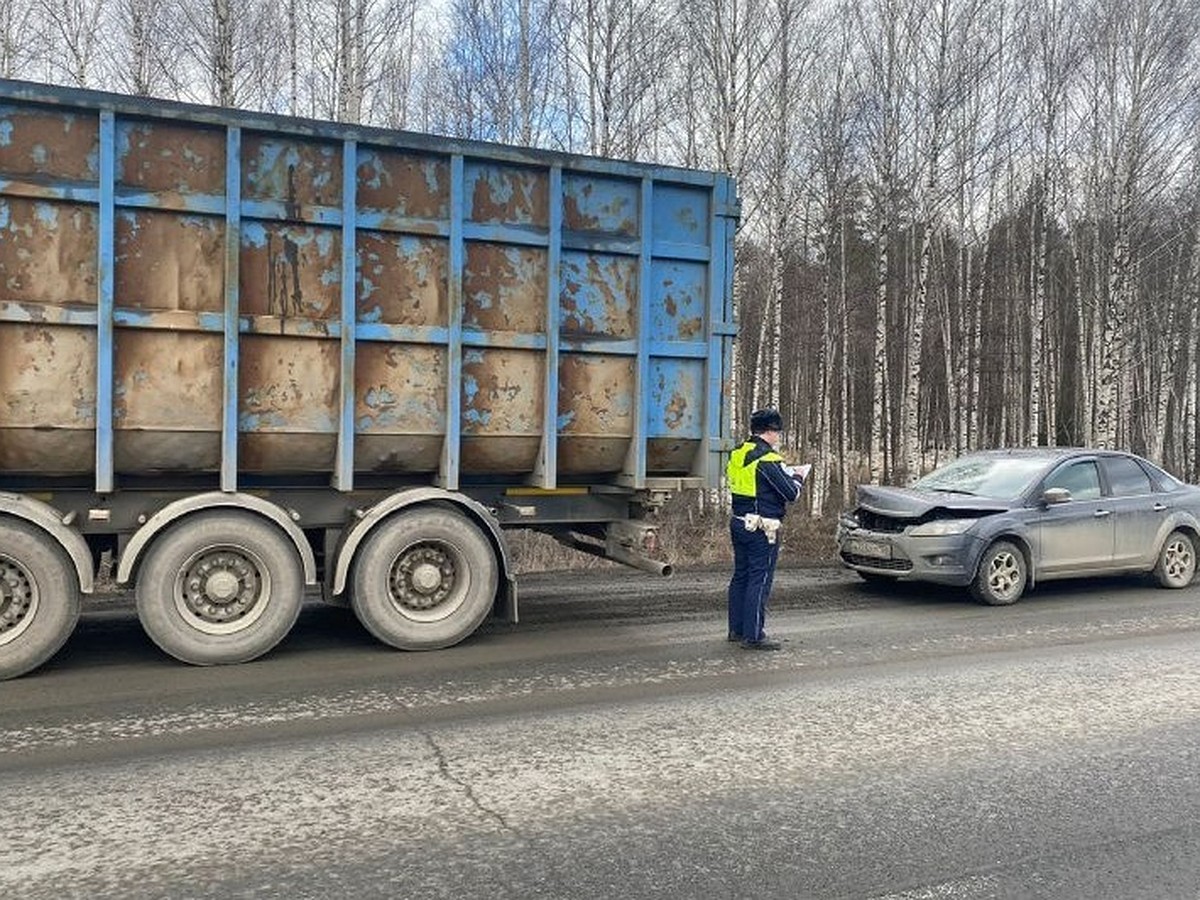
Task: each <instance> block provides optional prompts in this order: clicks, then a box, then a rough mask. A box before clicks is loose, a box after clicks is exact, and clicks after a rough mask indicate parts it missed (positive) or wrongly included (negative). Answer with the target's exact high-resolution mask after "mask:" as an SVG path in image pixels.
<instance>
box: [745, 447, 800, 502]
mask: <svg viewBox="0 0 1200 900" xmlns="http://www.w3.org/2000/svg"><path fill="white" fill-rule="evenodd" d="M746 443H750V444H753V445H754V446H753V447H752V448H751V449H750V451H749V452H748V453H747V454H746V458H745V463H746V464H749V463H752V462H754V461H755V460H758V459H761V458H762V457H763V456H765V455H766V454H768V453H774V451H773V450H772V449H771V445H770V444H768V443H767V442H766V441H764V440H763V439H762V438H761V437H759V436H758V435H751V436H750V437H749V438H747V439H746V441H745V442H744V444H743V446H744V445H745V444H746ZM775 455H778V454H775ZM799 497H800V482H798V481H796V480H795V479H794V478H792V476H791V475H789V474H788V473H787V472H785V471H784V469H783V463H782V462H779V461H775V462H772V461H766V460H764V461H762V462H760V463H759V464H758V470H757V477H756V478H755V496H753V497H746V496H742V495H740V494H734V495H733V514H734V515H735V516H744V515H745V514H746V513H758V514H759V515H760V516H766V517H767V518H769V519H782V518H783V516H784V512H785V511H786V508H787V505H788V504H789V503H792V502H794V501H795V500H797V499H798V498H799Z"/></svg>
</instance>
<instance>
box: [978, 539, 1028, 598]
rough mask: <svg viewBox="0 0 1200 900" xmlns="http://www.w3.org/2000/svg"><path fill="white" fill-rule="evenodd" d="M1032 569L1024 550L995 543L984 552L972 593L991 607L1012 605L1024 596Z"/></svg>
mask: <svg viewBox="0 0 1200 900" xmlns="http://www.w3.org/2000/svg"><path fill="white" fill-rule="evenodd" d="M1028 581H1029V566H1028V564H1027V563H1026V562H1025V554H1024V553H1022V552H1021V548H1020V547H1018V546H1017V545H1016V544H1014V543H1012V542H1011V541H996V542H995V543H994V544H992V545H991V546H989V547H988V548H987V549H986V550H984V551H983V556H982V557H980V559H979V569H978V570H977V571H976V573H975V580H974V581H972V582H971V594H972V596H973V597H974V598H975V599H976V600H978V601H979V602H980V603H983V604H986V605H988V606H1011V605H1012V604H1013V603H1016V602H1017V601H1018V600H1020V599H1021V595H1022V594H1023V593H1025V585H1026V584H1027V583H1028Z"/></svg>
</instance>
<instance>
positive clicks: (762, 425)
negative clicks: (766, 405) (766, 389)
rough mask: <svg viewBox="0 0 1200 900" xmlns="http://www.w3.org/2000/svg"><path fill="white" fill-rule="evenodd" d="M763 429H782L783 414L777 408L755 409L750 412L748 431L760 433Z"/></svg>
mask: <svg viewBox="0 0 1200 900" xmlns="http://www.w3.org/2000/svg"><path fill="white" fill-rule="evenodd" d="M764 431H783V416H781V415H780V414H779V410H777V409H756V410H755V411H754V412H752V413H750V433H751V434H762V433H763V432H764Z"/></svg>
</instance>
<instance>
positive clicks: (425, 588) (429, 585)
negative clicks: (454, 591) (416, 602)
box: [412, 562, 442, 594]
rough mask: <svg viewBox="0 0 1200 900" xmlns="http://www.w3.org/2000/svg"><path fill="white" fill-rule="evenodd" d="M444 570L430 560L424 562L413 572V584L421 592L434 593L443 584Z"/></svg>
mask: <svg viewBox="0 0 1200 900" xmlns="http://www.w3.org/2000/svg"><path fill="white" fill-rule="evenodd" d="M441 583H442V571H441V569H439V568H438V567H437V566H435V565H433V564H432V563H429V562H422V563H420V564H419V565H418V566H416V568H414V569H413V572H412V585H413V588H414V589H415V590H416V591H417V593H419V594H432V593H433V592H434V591H436V590H437V589H438V587H440V586H441Z"/></svg>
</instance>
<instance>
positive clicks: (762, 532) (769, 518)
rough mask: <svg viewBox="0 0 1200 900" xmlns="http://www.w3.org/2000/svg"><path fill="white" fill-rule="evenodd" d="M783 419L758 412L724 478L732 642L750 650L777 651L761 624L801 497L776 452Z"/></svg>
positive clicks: (797, 477) (769, 412)
mask: <svg viewBox="0 0 1200 900" xmlns="http://www.w3.org/2000/svg"><path fill="white" fill-rule="evenodd" d="M782 431H783V417H782V416H780V415H779V411H778V410H774V409H760V410H757V411H756V412H754V413H752V414H751V416H750V437H749V438H747V439H746V441H745V443H743V444H742V445H741V446H740V447H738V448H737V449H736V450H734V451H733V452H732V453H731V454H730V455H729V465H728V467H727V469H726V475H727V476H728V479H729V490H730V492H731V493H732V494H733V518H732V519H731V520H730V526H729V534H730V539H731V540H732V542H733V578H732V579H731V580H730V582H729V640H731V641H740V642H741V645H742V647H744V648H745V649H747V650H778V649H779V643H778V642H776V641H771V640H768V639H767V636H766V633H765V632H764V631H763V624H764V621H765V618H766V612H767V598H768V597H769V596H770V595H771V582H772V580H773V579H774V577H775V563H776V562H777V561H778V559H779V540H778V532H779V527H780V522H781V520H782V519H783V516H784V511H785V509H786V506H787V504H788V503H791V502H793V501H795V500H796V499H797V498H799V496H800V487H801V485H802V484H803V483H804V479H803V477H801V476H800V475H798V474H794V473H793V472H792V470H791V468H790V467H788V466H786V465H785V464H784V460H783V457H782V456H780V455H779V454H778V453H777V452H776V448H777V447H778V446H779V437H780V432H782Z"/></svg>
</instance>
